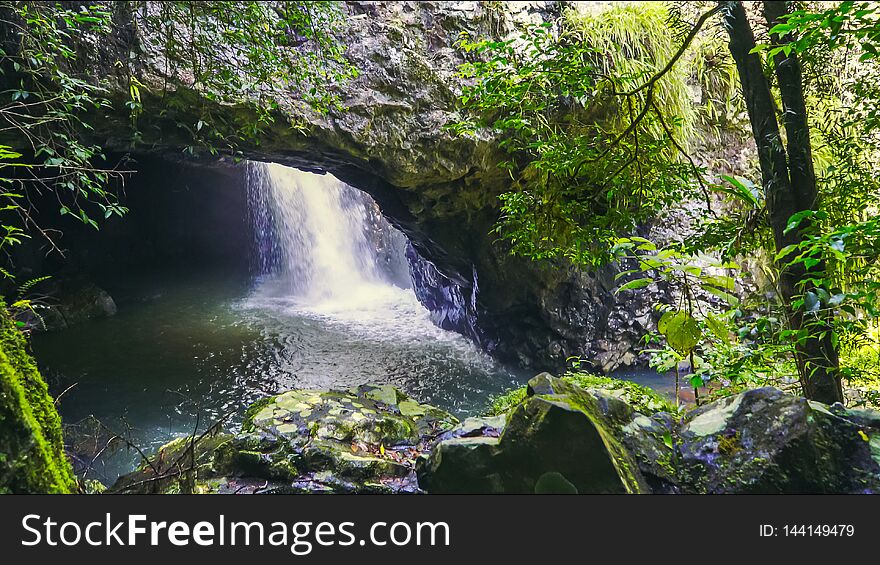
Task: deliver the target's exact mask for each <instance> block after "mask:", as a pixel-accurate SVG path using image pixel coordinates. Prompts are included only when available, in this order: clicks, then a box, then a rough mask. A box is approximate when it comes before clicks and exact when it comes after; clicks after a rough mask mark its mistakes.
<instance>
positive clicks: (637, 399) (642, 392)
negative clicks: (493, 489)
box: [489, 373, 676, 415]
mask: <svg viewBox="0 0 880 565" xmlns="http://www.w3.org/2000/svg"><path fill="white" fill-rule="evenodd" d="M542 375H548V376H550V375H549V373H542V374H541V375H538V376H539V377H540V376H542ZM561 380H562V381H564V382H567V383H571V384H574V385H577V386H579V387H580V388H583V389H587V390H601V391H604V392H606V393H608V394H610V395H612V396H615V397H617V398H619V399H620V400H622V401H623V402H626V403H627V404H629V405H630V406H631V407H632V408H633V409H634V410H635V411H636V412H641V413H642V414H646V415H651V414H656V413H658V412H670V413H674V412H676V408H675V406H674V405H673V404H672V403H671V402H670V401H669V400H667V399H666V398H664V397H663V396H661V395H660V394H657V393H656V392H654V391H653V390H651V389H650V388H648V387H645V386H642V385H639V384H636V383H633V382H629V381H623V380H620V379H614V378H611V377H604V376H600V375H593V374H590V373H566V374H565V375H563V376H562V377H561ZM528 397H529V387H528V385H527V386H523V387H519V388H515V389H512V390H509V391H507V392H506V393H504V394H501V395H499V396H497V397H495V398H494V399H493V400H492V404H491V406H490V407H489V414H491V415H498V414H503V413H506V412H509V411H510V410H511V409H512V408H514V407H515V406H516V405H517V404H520V403H521V402H523V401H524V400H525V399H526V398H528Z"/></svg>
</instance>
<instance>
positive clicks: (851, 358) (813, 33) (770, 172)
mask: <svg viewBox="0 0 880 565" xmlns="http://www.w3.org/2000/svg"><path fill="white" fill-rule="evenodd" d="M344 15H345V12H344V6H342V5H341V4H340V3H338V2H268V3H267V2H225V1H222V2H221V1H211V2H183V1H175V2H162V3H154V2H142V1H133V2H96V3H79V2H65V3H55V2H18V1H16V2H0V24H2V26H3V29H4V30H5V34H6V35H8V37H3V38H0V39H2V43H0V79H2V83H3V88H2V90H0V184H2V191H0V197H2V199H3V201H4V204H3V205H2V206H0V213H2V217H0V235H2V239H0V250H2V251H6V252H7V254H8V252H9V250H10V247H11V246H15V245H18V244H21V243H22V241H23V240H25V239H27V238H40V239H42V240H45V243H46V245H47V246H48V248H49V249H50V251H52V252H56V253H62V249H61V246H59V245H58V244H57V242H56V240H55V238H54V236H53V233H55V232H54V231H53V226H46V225H43V224H42V223H41V222H40V220H39V218H40V216H39V214H38V212H39V211H38V210H37V209H36V208H35V206H34V204H33V202H34V201H35V200H36V198H34V197H36V196H44V195H45V194H50V195H54V196H56V197H57V198H56V199H57V209H58V212H59V214H60V215H61V216H69V217H73V218H76V219H77V220H79V221H80V222H81V223H82V224H84V225H87V226H91V227H92V228H94V229H99V227H100V223H101V222H102V221H103V220H107V219H110V218H113V217H122V216H124V215H125V214H126V213H127V212H128V208H127V207H126V205H125V202H124V199H123V198H122V191H121V188H122V187H123V185H124V181H125V179H126V178H127V177H128V175H130V174H131V170H130V169H129V168H128V165H127V164H126V162H125V160H124V159H123V160H121V161H118V162H117V161H114V160H112V159H110V158H108V155H107V154H108V153H109V151H108V150H107V148H105V147H102V144H101V143H100V142H97V141H95V140H96V139H99V138H100V136H98V135H96V134H95V132H96V130H97V129H99V128H101V127H105V126H106V122H107V121H112V119H114V117H116V118H118V117H119V116H124V117H123V123H124V124H125V127H126V128H127V136H126V143H127V150H129V151H131V152H133V153H136V152H137V151H144V152H148V151H150V150H152V149H154V145H158V144H159V143H160V141H161V142H163V143H165V144H166V145H167V147H172V146H173V147H174V148H175V149H179V150H180V152H181V153H183V154H184V155H185V156H186V157H187V158H192V159H199V158H202V159H207V158H216V157H220V156H222V157H224V158H228V159H229V160H232V161H237V160H238V159H240V158H242V156H243V155H244V153H243V151H242V148H243V147H249V148H253V147H257V146H259V145H260V144H261V143H264V142H265V141H266V139H267V138H268V137H270V136H271V135H272V132H273V131H277V130H276V129H273V128H279V127H280V128H283V129H284V130H285V131H293V132H298V133H302V132H304V131H306V129H307V127H306V123H307V120H306V118H307V117H309V116H314V115H318V116H321V117H323V118H327V116H328V115H332V118H330V119H331V120H332V119H337V118H338V117H339V116H342V115H344V113H345V112H346V107H345V104H344V100H343V97H342V95H341V92H342V91H343V88H344V86H345V85H346V84H347V83H348V82H349V81H351V80H352V79H354V78H356V77H357V76H358V72H359V70H358V69H357V68H355V66H354V65H352V63H351V62H350V61H349V60H348V59H347V57H346V54H345V46H344V45H343V44H342V43H340V32H341V30H342V29H343V26H344V25H345V22H344ZM120 22H125V24H124V25H123V24H120ZM130 36H137V37H139V38H141V39H142V40H143V43H142V44H141V45H140V46H139V49H140V50H132V51H130V52H125V53H121V54H120V53H116V55H121V56H120V57H118V58H117V59H116V60H115V61H114V62H113V63H112V65H111V66H112V68H113V69H114V70H113V72H112V73H110V74H109V75H108V76H100V77H97V76H93V75H94V69H96V68H102V69H104V70H106V68H105V67H106V65H104V66H103V67H102V66H101V65H102V64H105V63H106V61H104V60H103V59H104V58H106V57H107V45H129V44H128V43H125V41H123V39H124V37H130ZM457 48H458V55H460V56H461V57H462V60H463V61H465V62H464V63H463V64H461V66H460V67H459V69H458V70H459V73H460V76H459V77H458V78H460V79H461V89H460V92H459V91H456V94H457V95H458V98H457V100H456V103H457V106H456V107H455V108H454V109H453V110H454V111H455V112H456V119H455V120H452V121H450V123H448V124H447V125H446V130H445V131H444V132H443V135H449V136H453V137H459V138H468V137H472V138H474V139H486V138H490V139H492V140H493V143H497V145H498V146H499V147H500V148H501V149H502V150H503V152H504V154H505V159H504V160H503V162H502V163H500V167H501V168H502V169H503V170H504V171H505V173H506V175H507V176H508V177H509V183H508V184H507V185H506V188H505V189H504V190H503V192H502V193H501V194H500V199H499V201H498V203H497V207H498V212H499V213H498V217H497V222H496V223H495V224H494V227H493V234H494V235H496V236H497V238H498V241H497V245H498V246H501V247H502V248H503V249H504V250H505V251H509V252H510V253H512V254H514V255H517V256H520V257H524V258H527V259H530V260H533V261H535V262H539V263H542V264H544V265H545V266H546V267H547V268H548V269H557V270H558V271H559V272H567V270H568V269H571V268H574V269H581V270H583V271H596V270H598V269H605V268H607V267H608V266H609V265H610V266H611V268H612V269H613V270H614V272H616V273H617V276H616V278H615V284H616V295H617V297H618V299H619V300H627V299H630V298H634V297H635V296H637V295H639V293H642V294H646V293H650V294H648V295H649V296H651V297H652V299H654V300H655V302H656V303H655V304H654V316H653V318H652V324H653V325H655V326H656V331H655V332H653V333H649V334H648V335H645V336H644V351H645V352H647V353H649V354H650V359H651V360H650V363H651V366H653V367H654V368H656V369H658V370H659V371H660V372H664V373H673V372H674V374H675V379H676V391H677V393H678V394H680V393H681V389H682V386H680V385H682V384H685V383H686V384H688V385H690V387H691V388H693V391H694V403H695V404H698V405H699V404H703V403H705V402H706V401H707V400H708V399H715V398H716V397H723V396H728V395H731V394H735V393H739V392H742V391H743V390H747V389H752V388H757V387H761V386H766V385H772V386H777V387H779V388H782V389H783V390H786V391H791V392H797V393H800V394H802V395H803V396H805V397H807V398H809V399H811V400H818V401H821V402H824V403H826V404H833V403H836V402H842V403H846V404H849V405H851V406H852V405H873V406H878V405H880V302H878V293H880V271H878V265H880V220H878V218H877V212H878V202H880V180H878V179H880V174H878V173H880V171H878V167H877V162H878V156H880V154H878V149H880V86H878V84H880V81H878V78H880V4H878V3H875V2H835V3H812V2H806V3H791V2H776V1H767V2H758V3H749V4H746V3H743V2H727V1H724V2H690V3H685V2H668V3H633V4H626V5H622V6H612V7H609V8H607V9H604V10H587V11H578V10H575V9H569V10H567V11H566V12H565V13H564V14H563V15H562V17H560V18H559V19H558V20H556V21H547V22H544V23H541V24H537V25H528V26H524V27H521V28H519V29H516V30H514V31H513V32H512V33H510V34H509V35H507V36H506V37H505V38H499V37H490V38H487V37H484V36H478V37H477V36H474V37H472V36H470V35H468V34H466V33H465V34H462V35H461V36H460V37H459V41H458V43H457ZM146 57H149V58H150V59H151V61H153V62H155V61H161V62H162V65H163V67H164V69H163V71H162V73H161V77H157V76H155V75H150V76H147V75H146V74H145V73H144V68H145V65H144V64H143V59H144V58H146ZM160 78H161V80H159V79H160ZM171 92H174V93H175V94H176V96H169V97H168V98H167V99H166V95H168V94H169V93H171ZM450 100H452V97H451V96H450ZM439 104H440V102H439V101H438V105H439ZM279 121H281V122H284V123H282V124H279V123H278V122H279ZM369 125H371V124H369ZM157 131H158V132H159V133H157ZM169 139H170V140H173V141H169ZM157 140H160V141H157ZM116 149H117V150H118V147H117V148H116ZM334 158H335V157H334ZM380 169H381V167H377V170H380ZM52 205H53V206H54V205H55V204H54V203H53V204H52ZM481 212H482V211H481ZM486 225H488V222H487V224H486ZM663 228H667V229H665V230H664V229H663ZM670 232H674V233H670ZM474 270H476V267H474ZM13 271H14V269H12V268H11V267H10V268H5V267H2V268H0V272H2V275H3V278H4V281H3V282H4V283H7V284H6V287H7V288H13V287H14V286H15V285H19V290H18V292H17V293H16V297H15V298H12V297H11V296H9V297H7V298H8V300H7V302H8V303H9V305H8V307H7V306H6V305H5V304H4V305H2V306H0V334H2V335H0V342H2V344H0V345H2V348H0V387H2V388H0V402H2V403H3V404H2V405H0V428H4V429H5V428H8V429H9V430H10V434H5V433H0V491H13V492H18V491H46V492H71V491H74V490H76V488H77V486H76V483H75V482H74V479H73V477H72V473H71V469H70V466H69V464H68V462H67V460H66V459H65V455H64V444H63V439H62V437H61V428H60V419H59V417H58V414H57V412H56V410H55V407H54V402H53V400H52V399H51V398H50V396H49V395H48V392H47V387H46V385H45V382H44V381H43V379H42V378H41V377H40V375H39V373H38V371H37V369H36V367H35V364H34V362H33V360H32V359H31V358H30V356H29V353H28V347H27V341H26V335H25V333H24V331H22V329H21V328H22V327H23V326H24V324H22V323H18V325H16V324H17V322H16V321H15V319H16V317H17V316H18V315H19V314H21V313H23V312H25V311H28V310H30V311H34V310H35V309H36V308H37V307H38V306H39V305H38V304H34V303H32V302H31V301H30V300H29V299H28V297H27V294H28V292H29V290H30V289H31V288H32V287H33V285H34V284H36V283H37V282H38V281H39V280H40V279H32V280H30V281H28V282H24V283H23V284H20V283H21V282H22V281H14V279H16V273H15V272H13ZM474 277H475V278H474V283H476V282H477V281H476V274H475V275H474ZM13 281H14V282H13ZM473 308H476V306H473ZM563 357H564V356H563ZM570 361H572V365H573V366H572V369H573V372H570V373H568V374H566V375H565V376H564V377H562V379H563V381H564V382H566V383H571V384H575V385H577V386H579V387H582V388H585V389H599V390H604V391H606V392H610V393H611V394H612V395H614V396H617V397H619V398H620V399H622V400H624V401H625V402H626V403H628V404H629V405H631V406H633V407H635V408H636V409H638V410H640V411H641V412H642V413H644V414H654V413H656V412H660V411H663V412H670V413H674V414H680V413H681V409H682V407H681V402H680V401H679V400H680V399H676V402H675V404H674V405H673V404H672V403H670V402H668V401H667V400H665V399H663V398H661V397H660V396H658V395H657V394H655V393H654V392H652V391H651V390H649V389H646V388H644V387H640V386H638V385H635V384H633V383H628V382H623V381H618V380H615V379H611V378H608V377H603V376H597V375H592V374H588V373H586V372H581V371H580V368H581V367H582V366H586V365H588V364H590V363H591V361H592V360H590V359H571V360H570ZM526 397H527V392H526V389H525V388H521V389H516V390H513V391H511V392H510V393H508V394H506V395H504V396H501V397H499V398H497V399H496V400H495V402H494V403H493V405H492V407H491V410H490V411H491V413H492V414H494V415H497V414H502V413H507V412H509V411H511V409H513V408H515V407H517V406H520V405H521V404H522V403H523V402H524V401H526ZM255 406H259V405H255ZM865 441H868V440H867V439H866V440H865ZM4 442H6V443H4ZM181 445H183V442H181ZM379 445H380V447H381V455H382V456H384V455H385V447H384V444H382V443H381V442H380V443H379ZM190 449H191V450H192V447H191V448H190Z"/></svg>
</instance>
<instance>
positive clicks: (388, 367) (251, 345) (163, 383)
mask: <svg viewBox="0 0 880 565" xmlns="http://www.w3.org/2000/svg"><path fill="white" fill-rule="evenodd" d="M274 282H275V281H272V280H268V281H264V282H262V283H258V284H257V285H254V284H253V283H251V282H249V281H247V280H241V279H240V278H236V277H232V278H230V277H223V276H222V275H218V274H212V275H210V276H203V277H198V278H193V277H191V278H180V277H169V278H168V279H167V280H163V279H161V278H157V279H155V280H153V281H151V282H149V283H147V282H144V281H139V282H138V283H129V284H128V286H127V288H123V290H116V291H115V292H114V294H115V296H116V297H117V300H118V301H119V303H120V307H119V312H118V314H117V315H116V316H114V317H111V318H106V319H99V320H92V321H89V322H86V323H83V324H80V325H77V326H74V327H72V328H70V329H68V330H64V331H61V332H56V333H49V334H40V335H35V336H34V339H33V347H34V352H35V354H36V357H37V359H38V360H39V362H40V365H41V367H42V368H43V371H44V374H45V376H46V378H47V380H48V381H49V382H50V385H51V388H52V390H53V392H54V393H55V394H56V395H57V394H60V393H61V392H62V391H65V390H66V392H64V394H63V395H62V396H61V398H60V400H59V404H58V406H59V410H60V412H61V415H62V419H63V421H64V423H65V424H76V423H78V422H84V424H83V425H81V426H80V427H79V428H78V429H76V428H74V429H71V432H72V433H71V437H74V436H76V439H77V441H76V443H77V445H78V449H77V450H75V451H81V452H82V453H81V454H78V455H77V457H78V458H79V459H81V461H79V462H78V463H79V465H80V466H81V467H82V468H85V467H88V466H89V463H90V462H91V459H92V458H93V457H94V455H95V453H96V452H97V451H99V450H100V448H101V447H102V446H103V445H104V443H105V441H106V439H107V436H109V435H111V434H110V431H108V430H112V432H114V433H115V434H119V435H123V436H126V437H129V438H130V439H131V440H132V442H133V443H135V444H136V445H138V446H139V447H140V448H141V449H142V450H144V451H145V452H150V451H152V450H154V449H156V448H157V447H159V446H160V445H162V444H163V443H165V442H167V441H169V440H170V439H173V438H174V437H178V436H181V435H185V434H189V433H191V432H192V431H193V430H194V429H195V428H196V425H197V424H198V427H199V429H200V430H204V429H205V428H206V427H207V426H208V425H210V424H211V423H212V422H216V421H217V420H218V419H220V418H222V417H223V416H224V415H226V414H229V413H231V414H232V416H231V417H230V419H229V421H228V423H227V427H232V428H234V427H235V425H236V424H237V423H238V422H239V421H240V417H241V414H242V413H243V411H244V408H245V407H246V406H247V405H248V404H250V403H251V402H253V401H254V400H256V399H258V398H261V397H263V396H266V395H268V394H273V393H277V392H279V391H282V390H287V389H291V388H309V387H313V388H347V387H351V386H356V385H359V384H363V383H368V382H373V383H391V384H394V385H395V386H397V387H399V388H400V389H402V390H404V391H406V392H407V393H408V394H410V395H412V396H414V397H415V398H417V399H419V400H420V401H423V402H428V403H431V404H435V405H437V406H440V407H442V408H445V409H447V410H449V411H451V412H453V413H456V414H458V415H465V414H468V413H473V412H474V411H477V410H479V409H481V408H482V407H483V406H484V405H485V404H486V403H487V401H488V399H489V398H490V397H491V396H494V395H496V394H498V393H500V392H503V391H505V390H507V389H509V388H511V387H514V386H517V385H520V384H522V383H524V382H525V381H526V380H528V378H529V376H530V374H529V373H526V372H516V371H511V370H508V369H506V368H504V367H502V366H500V365H499V364H497V363H496V362H494V361H493V360H492V359H490V358H489V357H488V356H487V355H485V354H484V353H482V352H480V351H479V350H477V348H476V347H475V346H473V345H472V344H471V343H470V342H468V341H467V340H466V339H465V338H463V337H462V336H460V335H458V334H455V333H452V332H448V331H445V330H441V329H439V328H437V327H436V326H434V325H433V324H432V323H431V321H430V319H429V316H428V312H427V311H426V310H424V308H422V307H421V306H420V305H419V304H418V302H417V301H416V299H415V296H414V295H413V293H412V291H411V290H409V289H403V288H396V287H391V286H388V287H384V288H379V289H374V293H373V294H372V295H371V296H370V299H369V301H368V302H366V303H362V302H360V301H361V300H362V299H363V297H362V296H361V297H357V296H354V297H352V298H353V300H352V301H351V303H348V304H346V303H345V301H339V302H335V303H324V304H313V305H309V306H301V305H299V304H297V303H296V301H293V300H291V299H289V298H287V297H285V296H284V295H283V294H279V293H276V292H274V289H275V285H274V284H273V283H274ZM68 389H69V390H68ZM90 416H94V417H95V418H97V419H98V420H100V422H101V423H102V424H103V425H104V426H105V427H104V428H99V429H97V430H95V429H93V428H94V426H86V425H85V423H88V422H89V421H90V420H89V417H90ZM85 428H87V429H85ZM74 432H75V433H74ZM96 432H97V433H96ZM91 435H94V436H95V437H94V438H92V437H90V436H91ZM116 443H117V444H119V442H118V441H117V442H116ZM116 447H117V449H108V450H106V451H105V452H104V453H102V454H101V457H99V458H98V459H97V460H96V461H95V463H94V465H93V466H92V470H91V471H90V476H91V477H94V478H98V479H99V480H102V481H104V482H112V481H113V480H115V478H116V477H117V476H118V475H119V474H121V473H125V472H127V471H130V470H131V469H132V468H133V467H134V466H135V465H136V463H137V461H138V459H139V456H138V455H137V453H136V452H135V451H133V450H127V449H120V447H122V446H121V445H117V446H116Z"/></svg>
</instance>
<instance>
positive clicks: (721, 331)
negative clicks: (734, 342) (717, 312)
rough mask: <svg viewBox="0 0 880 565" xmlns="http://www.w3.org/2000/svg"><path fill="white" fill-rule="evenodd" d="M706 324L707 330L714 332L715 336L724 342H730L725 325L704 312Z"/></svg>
mask: <svg viewBox="0 0 880 565" xmlns="http://www.w3.org/2000/svg"><path fill="white" fill-rule="evenodd" d="M706 326H707V327H708V328H709V330H710V331H711V332H712V333H713V334H715V337H717V338H718V339H720V340H721V341H722V342H724V343H730V332H729V331H728V329H727V326H726V325H725V324H724V322H722V321H721V320H719V319H718V318H716V317H715V316H713V315H712V314H706Z"/></svg>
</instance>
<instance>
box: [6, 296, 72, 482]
mask: <svg viewBox="0 0 880 565" xmlns="http://www.w3.org/2000/svg"><path fill="white" fill-rule="evenodd" d="M76 490H77V484H76V481H75V480H74V477H73V471H72V468H71V465H70V462H69V461H68V459H67V456H66V455H65V453H64V441H63V438H62V435H61V418H60V416H59V415H58V411H57V410H56V409H55V403H54V402H53V400H52V397H51V396H49V392H48V389H47V387H46V383H45V381H44V380H43V378H42V377H41V376H40V373H39V371H38V370H37V367H36V364H35V363H34V360H33V358H32V357H31V356H30V354H29V353H28V351H27V342H26V340H25V337H24V335H22V333H21V332H20V331H18V329H16V327H15V325H14V323H13V322H12V320H10V319H9V316H8V315H7V313H6V306H5V304H3V303H2V302H0V492H6V493H70V492H76Z"/></svg>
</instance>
